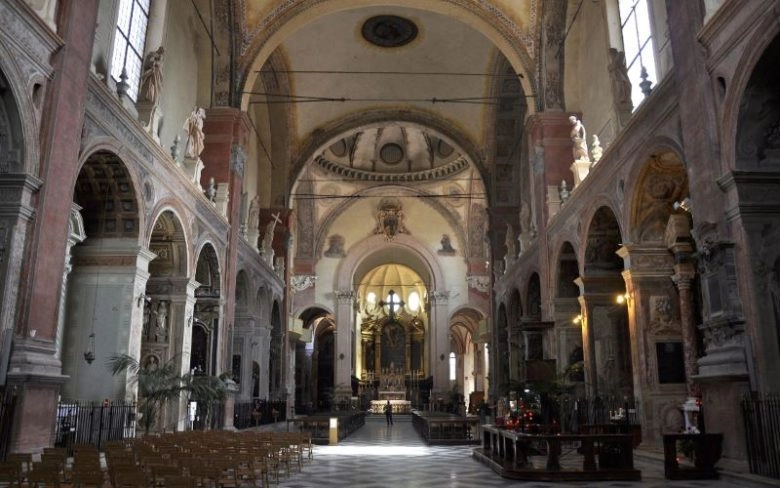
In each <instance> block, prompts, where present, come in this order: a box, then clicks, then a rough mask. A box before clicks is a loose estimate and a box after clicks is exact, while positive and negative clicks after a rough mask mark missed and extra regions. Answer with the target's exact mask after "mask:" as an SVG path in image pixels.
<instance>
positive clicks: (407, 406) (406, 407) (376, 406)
mask: <svg viewBox="0 0 780 488" xmlns="http://www.w3.org/2000/svg"><path fill="white" fill-rule="evenodd" d="M388 401H389V402H390V406H391V407H392V408H393V413H394V414H395V413H412V402H410V401H409V400H392V399H388V400H371V409H370V412H371V413H379V414H383V413H385V405H387V402H388Z"/></svg>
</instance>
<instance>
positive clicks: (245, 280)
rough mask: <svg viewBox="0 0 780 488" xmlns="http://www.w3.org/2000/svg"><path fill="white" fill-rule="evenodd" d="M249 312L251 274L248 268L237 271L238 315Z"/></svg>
mask: <svg viewBox="0 0 780 488" xmlns="http://www.w3.org/2000/svg"><path fill="white" fill-rule="evenodd" d="M247 313H249V276H248V274H247V272H246V270H243V269H240V270H238V273H236V315H237V316H239V315H246V314H247Z"/></svg>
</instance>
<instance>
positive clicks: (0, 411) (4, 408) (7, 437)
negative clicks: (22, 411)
mask: <svg viewBox="0 0 780 488" xmlns="http://www.w3.org/2000/svg"><path fill="white" fill-rule="evenodd" d="M15 410H16V394H15V393H14V392H13V391H6V392H3V393H2V394H1V395H0V459H3V460H4V459H5V456H6V454H8V447H9V445H10V444H11V429H12V427H13V425H14V411H15Z"/></svg>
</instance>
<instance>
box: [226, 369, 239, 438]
mask: <svg viewBox="0 0 780 488" xmlns="http://www.w3.org/2000/svg"><path fill="white" fill-rule="evenodd" d="M225 390H226V391H225V412H224V415H225V430H236V427H235V425H233V408H234V406H235V404H236V395H237V394H238V385H237V384H236V382H235V381H233V380H231V379H226V380H225Z"/></svg>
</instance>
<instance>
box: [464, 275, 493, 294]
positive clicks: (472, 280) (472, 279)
mask: <svg viewBox="0 0 780 488" xmlns="http://www.w3.org/2000/svg"><path fill="white" fill-rule="evenodd" d="M466 283H468V285H469V288H474V289H476V290H477V291H479V292H482V293H487V292H488V291H490V276H488V275H468V276H466Z"/></svg>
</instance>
